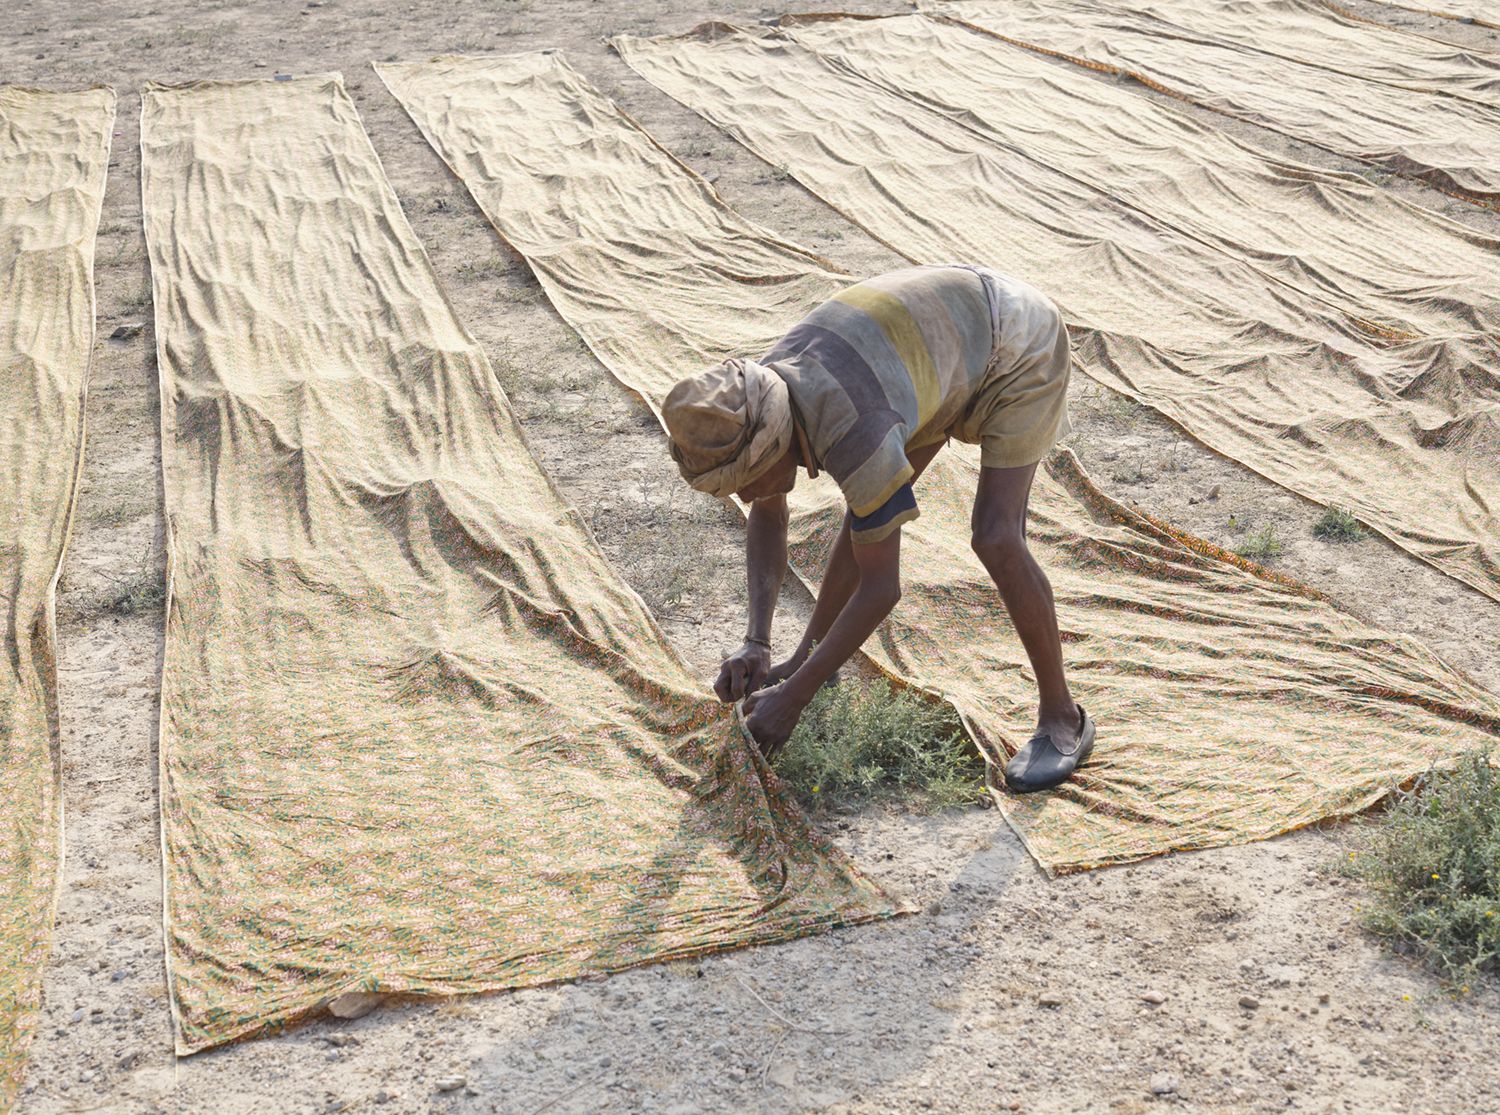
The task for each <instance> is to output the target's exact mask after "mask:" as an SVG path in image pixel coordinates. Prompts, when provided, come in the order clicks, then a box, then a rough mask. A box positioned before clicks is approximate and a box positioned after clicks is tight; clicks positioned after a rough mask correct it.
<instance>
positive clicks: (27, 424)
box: [0, 85, 115, 1111]
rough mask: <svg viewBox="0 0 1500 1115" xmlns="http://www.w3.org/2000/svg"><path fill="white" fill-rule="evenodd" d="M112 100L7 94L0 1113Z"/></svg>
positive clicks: (47, 866)
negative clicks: (54, 601) (55, 597)
mask: <svg viewBox="0 0 1500 1115" xmlns="http://www.w3.org/2000/svg"><path fill="white" fill-rule="evenodd" d="M114 118H115V95H114V92H113V91H112V90H109V89H86V90H81V91H76V92H46V91H43V90H38V89H22V88H19V87H17V86H4V85H0V514H3V515H4V517H5V518H4V523H3V529H0V600H3V607H4V611H5V655H4V662H3V664H0V1111H8V1110H9V1109H10V1106H11V1104H12V1102H13V1101H14V1099H15V1096H16V1092H17V1091H18V1090H19V1088H20V1084H21V1075H22V1072H23V1070H24V1067H25V1059H26V1047H27V1045H28V1044H29V1043H30V1039H31V1034H32V1031H33V1029H34V1027H35V1025H36V1012H37V1010H38V1008H39V1007H40V1005H41V994H42V967H43V965H44V964H45V963H46V959H47V951H48V948H49V946H50V943H51V937H52V920H53V911H54V909H55V907H56V896H57V886H58V880H59V877H60V868H61V861H62V784H61V778H62V765H61V755H60V752H59V748H60V740H59V737H58V722H57V652H56V641H57V632H56V628H55V624H54V622H53V600H54V590H55V589H56V586H57V576H58V572H59V571H60V570H61V568H62V558H63V547H64V545H65V544H66V542H67V537H68V529H69V526H70V524H71V522H72V518H73V509H74V502H75V498H76V494H77V487H78V467H79V462H80V460H81V459H82V453H83V404H84V395H85V392H86V391H87V388H88V373H89V357H90V353H91V351H92V349H93V345H94V237H95V234H96V233H97V231H98V228H99V208H100V206H101V205H102V204H103V201H104V177H105V172H106V168H107V167H108V165H109V143H110V131H111V128H112V126H113V124H114Z"/></svg>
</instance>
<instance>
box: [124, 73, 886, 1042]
mask: <svg viewBox="0 0 1500 1115" xmlns="http://www.w3.org/2000/svg"><path fill="white" fill-rule="evenodd" d="M141 142H142V152H143V176H144V182H143V187H144V203H145V204H144V209H145V223H146V237H147V244H148V248H149V253H150V261H151V269H152V283H153V290H154V297H155V302H156V315H157V316H156V323H157V340H158V353H159V360H160V367H161V383H162V442H163V459H164V463H165V484H166V504H167V516H168V518H167V522H168V529H169V535H170V559H171V595H170V602H169V607H168V618H167V635H166V652H165V668H164V674H163V679H162V725H161V757H162V760H161V761H162V769H161V786H162V810H163V815H164V826H165V849H166V868H165V870H166V894H167V914H168V958H169V965H170V986H171V994H172V1001H173V1005H174V1007H175V1009H176V1012H177V1020H178V1047H179V1050H180V1051H181V1052H184V1053H189V1052H193V1051H195V1050H199V1049H203V1048H206V1047H208V1046H212V1045H215V1044H218V1043H220V1042H224V1041H228V1040H230V1039H232V1038H236V1037H240V1036H243V1035H249V1034H254V1033H258V1032H263V1031H266V1030H267V1029H270V1028H275V1027H278V1026H280V1025H281V1024H284V1023H286V1022H288V1021H290V1020H293V1019H295V1018H297V1017H299V1016H301V1015H305V1014H307V1013H308V1012H310V1011H313V1010H315V1009H317V1008H318V1007H320V1006H321V1005H322V1004H323V1003H325V1002H326V1001H327V1000H328V999H329V998H331V997H333V996H336V995H338V994H341V993H343V992H346V991H351V990H367V991H368V990H379V991H384V992H417V993H452V992H468V991H481V990H488V989H495V988H505V987H519V986H525V985H532V984H539V983H545V982H549V981H553V980H559V979H566V978H571V977H575V976H578V975H581V974H584V973H590V972H609V971H616V970H619V969H622V968H626V967H629V966H632V965H637V964H641V963H645V962H648V961H654V960H663V959H667V958H672V957H684V956H691V955H695V954H699V953H703V952H707V951H710V950H716V949H723V948H728V947H731V946H737V945H747V944H751V943H756V942H764V941H776V940H783V939H787V938H790V937H795V936H799V935H802V934H807V933H811V932H815V931H818V930H822V929H826V928H828V927H831V926H835V925H841V924H849V923H852V922H859V921H865V920H868V919H871V918H877V917H884V916H887V915H890V914H892V913H895V912H897V910H898V906H897V904H895V903H894V902H893V901H892V900H891V899H890V898H888V897H887V896H886V895H884V894H883V893H881V891H880V890H879V889H877V888H876V887H874V886H873V885H871V884H870V883H868V882H866V881H864V880H863V879H862V878H861V877H860V876H859V875H858V874H857V873H856V872H855V871H854V869H853V868H852V867H851V866H850V865H849V864H848V863H847V862H846V861H845V859H844V858H843V857H842V856H841V855H840V854H839V853H838V852H837V851H836V850H835V849H834V848H833V847H832V846H831V845H830V844H829V843H828V842H827V841H825V840H824V839H822V838H821V837H818V836H816V835H815V834H814V833H812V832H811V831H810V830H809V829H808V827H807V826H806V824H805V823H804V821H803V820H802V818H801V816H800V814H799V813H798V812H797V811H796V810H795V808H794V807H793V806H791V805H789V804H788V800H787V798H786V796H785V795H784V794H783V792H782V791H781V789H780V788H779V786H778V784H777V783H776V781H775V778H774V776H771V775H769V774H768V773H767V771H766V769H765V768H764V766H763V765H762V764H761V762H760V760H759V758H758V756H756V755H755V754H754V752H753V749H752V748H750V747H749V746H748V745H747V744H746V743H745V741H744V739H743V737H742V735H741V734H740V732H739V730H738V728H737V727H736V725H735V724H734V721H733V717H732V715H731V713H730V712H729V711H727V710H725V709H723V708H722V707H721V706H719V705H718V704H716V703H715V702H713V701H712V700H711V699H705V697H704V695H703V694H701V693H700V692H699V691H698V688H697V686H695V685H694V683H693V680H692V679H691V678H690V677H689V675H688V673H687V671H686V669H685V668H684V666H683V665H682V663H681V662H680V661H679V659H678V658H677V657H676V656H675V654H674V653H673V651H672V650H671V649H670V647H669V646H668V644H667V642H666V639H665V638H664V636H663V635H662V633H661V631H660V630H659V629H658V627H657V626H656V624H655V623H654V621H653V620H652V619H651V617H650V615H649V614H648V613H647V612H646V610H645V607H644V606H643V605H642V603H641V601H640V599H639V598H638V597H637V596H636V595H635V594H634V593H633V592H631V591H630V589H629V588H628V587H627V586H626V585H625V584H624V583H623V582H622V581H621V580H620V579H619V578H618V576H617V575H616V574H615V572H614V571H613V569H612V568H611V567H610V566H609V565H608V564H607V562H606V561H605V559H604V557H603V556H602V554H601V553H600V552H599V550H598V549H597V547H596V546H595V545H594V543H593V541H592V539H591V536H590V535H589V533H588V531H587V529H586V527H585V526H584V523H583V521H582V519H581V517H580V516H579V514H578V512H577V511H576V510H575V509H573V508H572V507H570V506H568V505H567V504H566V503H564V502H563V500H562V499H561V498H560V496H559V495H558V493H557V492H556V491H555V490H554V489H553V488H552V486H551V484H550V482H549V481H548V479H547V477H546V476H545V474H544V473H543V472H542V471H541V469H540V468H539V467H538V465H537V464H536V462H535V461H534V459H533V458H532V456H531V455H530V453H529V451H528V450H527V448H526V446H525V443H524V441H523V440H522V436H521V432H520V430H519V428H518V426H517V425H516V422H515V420H514V417H513V415H512V413H511V410H510V408H509V404H508V402H507V400H506V399H505V397H504V395H503V393H502V392H501V389H500V387H499V386H498V384H497V383H496V380H495V378H494V375H493V372H492V370H491V368H490V365H489V364H488V362H487V361H486V359H485V357H484V355H483V353H482V351H481V350H480V348H479V347H478V345H477V344H476V343H475V341H474V340H473V338H472V337H471V336H470V334H469V333H468V332H467V331H466V330H465V329H464V327H463V326H462V325H461V324H460V323H459V321H458V320H457V319H456V318H455V316H454V313H453V310H452V309H451V307H450V306H449V304H448V302H447V300H446V298H445V296H444V295H443V293H442V291H441V290H440V289H439V287H438V285H437V282H436V279H435V277H434V275H433V273H432V270H431V267H430V265H429V263H428V261H427V258H426V256H425V254H424V253H423V250H422V248H421V245H420V244H419V243H418V242H417V240H416V239H415V237H414V235H413V233H412V232H411V229H410V228H409V226H408V225H407V223H406V220H405V218H404V217H403V215H402V212H401V208H400V206H399V204H398V202H397V199H396V197H395V195H394V193H393V192H392V191H391V189H390V186H389V185H388V183H387V182H386V180H385V178H384V175H383V173H382V171H381V168H380V164H379V162H378V160H377V158H376V156H375V152H374V150H373V149H372V148H371V146H370V144H369V141H368V139H367V138H366V136H365V133H364V130H363V129H362V127H361V125H360V122H359V119H358V116H357V114H356V112H355V109H354V107H353V104H352V102H351V101H350V100H349V98H348V96H347V94H346V93H345V91H344V88H343V85H342V82H341V80H340V79H339V77H338V76H337V75H323V76H314V77H307V78H301V79H298V80H295V81H289V82H284V83H283V82H244V83H215V84H196V85H183V86H161V85H152V86H148V87H147V89H146V91H145V94H144V101H143V106H142V137H141Z"/></svg>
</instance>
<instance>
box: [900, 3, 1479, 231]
mask: <svg viewBox="0 0 1500 1115" xmlns="http://www.w3.org/2000/svg"><path fill="white" fill-rule="evenodd" d="M918 6H919V7H920V8H922V9H923V10H924V11H928V12H932V13H935V14H941V15H946V16H950V17H952V18H955V19H958V20H961V21H963V22H965V23H968V24H971V25H973V26H975V27H979V28H982V29H984V30H986V31H989V32H991V33H993V34H996V35H1000V36H1002V37H1004V38H1008V39H1012V40H1015V41H1018V42H1022V43H1027V44H1030V45H1033V46H1036V47H1038V48H1040V49H1042V50H1046V51H1050V52H1052V53H1055V54H1061V55H1064V56H1066V57H1070V58H1074V59H1076V60H1078V61H1081V62H1084V63H1086V64H1088V65H1090V66H1093V67H1094V68H1096V69H1102V70H1106V71H1109V72H1112V73H1120V74H1128V75H1130V76H1132V77H1135V78H1137V79H1139V80H1140V81H1143V82H1145V83H1146V84H1148V85H1151V86H1154V87H1156V88H1159V89H1161V90H1163V91H1165V92H1167V93H1171V94H1174V95H1176V96H1179V97H1182V98H1184V99H1186V100H1189V101H1192V102H1194V103H1196V104H1200V105H1203V106H1205V107H1207V108H1211V109H1215V110H1217V111H1219V112H1223V113H1226V114H1228V115H1230V116H1237V117H1240V118H1242V119H1245V120H1249V121H1251V122H1252V123H1255V124H1259V125H1261V126H1262V127H1266V128H1271V129H1273V130H1276V131H1280V132H1283V133H1285V134H1287V135H1289V136H1293V137H1294V138H1296V139H1300V140H1303V141H1305V142H1307V143H1312V144H1315V145H1317V146H1319V147H1323V148H1326V149H1328V150H1330V151H1334V152H1336V153H1338V154H1342V155H1346V156H1350V157H1352V158H1357V159H1362V160H1365V161H1367V162H1370V163H1373V164H1375V165H1376V166H1378V167H1380V168H1382V169H1384V170H1386V171H1390V172H1393V173H1401V174H1407V175H1412V176H1414V177H1417V178H1421V179H1424V180H1426V181H1428V182H1430V183H1431V184H1433V185H1435V186H1437V187H1439V188H1440V189H1444V190H1447V191H1449V192H1451V193H1454V194H1457V195H1459V196H1462V197H1466V198H1468V199H1470V200H1473V201H1477V202H1479V203H1482V204H1485V205H1490V206H1500V109H1497V108H1494V107H1489V106H1487V105H1484V104H1479V103H1476V102H1473V101H1469V100H1464V99H1461V98H1458V97H1444V96H1434V95H1432V94H1430V93H1425V92H1422V91H1419V90H1412V89H1405V88H1399V87H1397V86H1393V85H1388V84H1384V83H1381V82H1377V81H1370V80H1367V79H1365V78H1362V77H1356V76H1351V75H1349V74H1345V73H1340V72H1336V71H1334V70H1330V69H1325V68H1322V67H1318V66H1312V65H1308V64H1307V63H1305V62H1298V61H1294V60H1291V59H1288V58H1282V57H1278V56H1275V55H1272V54H1266V53H1263V52H1255V51H1247V50H1246V49H1245V48H1242V47H1239V46H1234V45H1229V44H1226V43H1222V42H1217V41H1214V40H1211V39H1209V38H1206V37H1203V36H1193V35H1186V34H1183V33H1181V32H1180V31H1178V32H1176V33H1174V31H1173V28H1172V25H1170V24H1167V23H1164V22H1162V21H1161V20H1157V19H1153V18H1152V17H1150V16H1148V15H1145V14H1143V13H1139V12H1132V11H1126V10H1124V9H1120V8H1115V7H1106V6H1100V5H1096V4H1092V3H1085V2H1082V0H1004V2H999V0H919V2H918Z"/></svg>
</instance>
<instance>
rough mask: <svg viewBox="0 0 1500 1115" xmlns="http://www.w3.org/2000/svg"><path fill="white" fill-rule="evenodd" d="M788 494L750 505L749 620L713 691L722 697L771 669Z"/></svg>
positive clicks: (736, 694) (755, 684)
mask: <svg viewBox="0 0 1500 1115" xmlns="http://www.w3.org/2000/svg"><path fill="white" fill-rule="evenodd" d="M787 520H788V513H787V507H786V496H768V497H767V498H766V499H758V500H756V501H755V502H754V503H752V504H751V505H750V519H749V523H748V524H747V526H746V531H745V580H746V582H747V584H748V586H749V589H750V620H749V624H748V626H747V627H746V628H745V643H744V645H743V646H742V647H740V649H739V650H737V651H735V652H734V653H733V654H732V655H730V656H729V657H728V658H727V659H725V661H724V665H723V666H721V667H720V668H719V678H718V680H717V681H715V682H714V692H715V693H716V694H718V697H719V700H721V701H726V702H728V701H737V700H739V699H740V698H741V697H743V696H745V695H746V694H748V693H753V692H754V691H755V690H756V689H758V688H759V687H760V685H761V683H762V682H764V681H765V680H766V675H767V674H769V673H770V672H771V617H772V616H773V615H775V613H776V601H777V599H779V598H780V596H781V582H782V580H783V579H784V578H785V577H786V529H787Z"/></svg>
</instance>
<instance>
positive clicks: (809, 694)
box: [781, 666, 822, 705]
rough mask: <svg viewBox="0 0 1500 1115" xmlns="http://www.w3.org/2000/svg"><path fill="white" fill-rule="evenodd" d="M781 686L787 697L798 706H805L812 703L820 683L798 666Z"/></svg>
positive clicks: (802, 667)
mask: <svg viewBox="0 0 1500 1115" xmlns="http://www.w3.org/2000/svg"><path fill="white" fill-rule="evenodd" d="M781 685H782V688H783V690H784V691H785V692H786V695H787V696H788V697H791V698H792V699H793V700H795V701H796V702H797V703H798V704H801V705H807V704H809V703H810V702H811V701H812V699H813V695H814V694H816V693H817V691H818V687H819V686H820V685H822V682H820V681H818V680H817V679H816V678H814V677H813V676H812V675H811V674H810V673H809V672H808V670H807V669H806V667H805V666H799V667H797V669H796V670H794V671H792V675H791V676H790V677H788V678H787V679H786V680H785V681H784V682H782V683H781Z"/></svg>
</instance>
